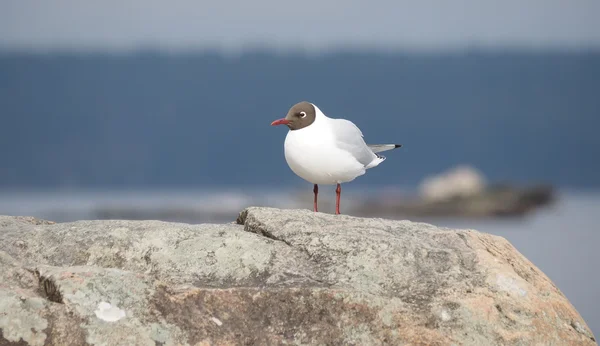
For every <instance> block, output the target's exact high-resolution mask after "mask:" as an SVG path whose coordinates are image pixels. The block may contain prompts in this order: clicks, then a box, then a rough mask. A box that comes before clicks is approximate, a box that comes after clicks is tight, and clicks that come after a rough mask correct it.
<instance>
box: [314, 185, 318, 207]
mask: <svg viewBox="0 0 600 346" xmlns="http://www.w3.org/2000/svg"><path fill="white" fill-rule="evenodd" d="M313 192H314V193H315V213H316V212H318V211H319V210H318V208H317V195H318V194H319V185H317V184H315V187H314V188H313Z"/></svg>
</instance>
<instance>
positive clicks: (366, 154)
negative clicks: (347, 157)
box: [331, 119, 377, 167]
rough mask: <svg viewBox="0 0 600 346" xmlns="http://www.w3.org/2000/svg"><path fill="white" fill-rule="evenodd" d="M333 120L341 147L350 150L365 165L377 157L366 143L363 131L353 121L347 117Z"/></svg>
mask: <svg viewBox="0 0 600 346" xmlns="http://www.w3.org/2000/svg"><path fill="white" fill-rule="evenodd" d="M331 120H333V132H334V134H335V139H336V143H337V145H338V147H339V148H341V149H344V150H346V151H348V152H349V153H350V154H352V156H354V157H355V158H356V160H357V161H358V162H360V163H361V164H362V165H364V166H365V167H366V166H368V165H369V164H370V163H371V162H373V160H375V159H377V155H375V153H374V152H373V151H372V150H371V149H370V148H369V146H368V145H367V144H366V143H365V140H364V139H363V134H362V132H361V131H360V129H359V128H358V127H357V126H356V125H354V123H353V122H351V121H349V120H346V119H331Z"/></svg>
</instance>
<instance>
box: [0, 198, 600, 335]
mask: <svg viewBox="0 0 600 346" xmlns="http://www.w3.org/2000/svg"><path fill="white" fill-rule="evenodd" d="M279 344H297V345H309V344H310V345H312V344H321V345H340V344H344V345H403V344H410V345H451V344H455V345H595V344H596V342H595V339H594V337H593V335H592V334H591V332H590V330H589V328H588V327H587V325H586V324H585V322H584V321H583V319H582V318H581V316H579V314H578V313H577V311H575V309H574V308H573V306H571V304H570V303H569V302H568V300H567V299H566V298H565V297H564V296H563V294H562V293H561V292H560V291H559V290H558V289H557V288H556V287H555V286H554V285H553V284H552V282H551V281H550V280H549V279H548V278H547V277H546V276H545V275H544V274H543V273H542V272H541V271H540V270H539V269H537V268H536V267H535V266H534V265H533V264H531V263H530V262H529V261H528V260H527V259H526V258H524V257H523V256H522V255H521V254H520V253H519V252H517V251H516V250H515V249H514V247H512V246H511V245H510V244H509V243H508V242H507V241H506V240H504V239H503V238H500V237H496V236H491V235H488V234H483V233H479V232H476V231H472V230H450V229H441V228H437V227H434V226H431V225H427V224H422V223H412V222H409V221H390V220H383V219H361V218H355V217H350V216H335V215H327V214H322V213H312V212H309V211H303V210H279V209H269V208H249V209H247V210H245V211H243V212H242V213H241V214H240V216H239V218H238V220H237V224H233V223H232V224H225V225H207V224H205V225H188V224H177V223H166V222H158V221H79V222H73V223H62V224H52V223H50V222H45V221H42V220H36V219H33V218H20V217H7V216H0V345H128V346H129V345H279Z"/></svg>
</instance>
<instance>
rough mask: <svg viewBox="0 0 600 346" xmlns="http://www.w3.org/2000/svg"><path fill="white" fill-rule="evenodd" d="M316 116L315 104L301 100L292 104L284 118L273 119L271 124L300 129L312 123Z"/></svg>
mask: <svg viewBox="0 0 600 346" xmlns="http://www.w3.org/2000/svg"><path fill="white" fill-rule="evenodd" d="M316 116H317V111H316V110H315V106H313V105H312V103H310V102H306V101H302V102H299V103H296V104H295V105H294V106H292V108H290V110H289V111H288V113H287V115H286V116H285V118H283V119H278V120H275V121H274V122H272V123H271V125H272V126H275V125H287V127H289V129H290V130H292V131H293V130H300V129H303V128H305V127H307V126H308V125H310V124H312V123H313V122H314V121H315V118H316Z"/></svg>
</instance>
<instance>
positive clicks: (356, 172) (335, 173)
mask: <svg viewBox="0 0 600 346" xmlns="http://www.w3.org/2000/svg"><path fill="white" fill-rule="evenodd" d="M271 125H273V126H274V125H286V126H287V127H288V128H289V129H290V131H289V132H288V134H287V136H286V137H285V143H284V149H285V160H286V161H287V163H288V165H289V166H290V168H291V169H292V171H293V172H294V173H296V175H298V176H299V177H300V178H302V179H304V180H306V181H308V182H310V183H312V184H314V189H313V192H314V193H315V200H314V211H315V212H316V211H318V208H317V195H318V193H319V186H318V185H319V184H326V185H335V184H337V189H336V190H335V192H336V203H335V213H336V214H339V213H340V196H341V193H342V186H341V185H340V184H342V183H347V182H349V181H352V180H354V179H355V178H356V177H358V176H361V175H363V174H365V172H366V170H367V169H369V168H373V167H375V166H377V165H379V164H380V163H382V162H383V161H384V160H385V157H384V156H381V155H379V154H378V153H380V152H382V151H386V150H392V149H395V148H399V147H401V145H400V144H366V143H365V141H364V139H363V134H362V132H361V131H360V129H359V128H358V127H357V126H356V125H354V124H353V123H352V122H351V121H348V120H345V119H332V118H329V117H327V116H326V115H325V114H323V112H321V110H320V109H319V107H317V106H316V105H314V104H312V103H309V102H306V101H303V102H300V103H297V104H295V105H294V106H293V107H292V108H290V110H289V112H288V113H287V115H286V116H285V118H282V119H278V120H275V121H273V122H272V123H271Z"/></svg>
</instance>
